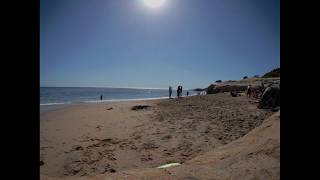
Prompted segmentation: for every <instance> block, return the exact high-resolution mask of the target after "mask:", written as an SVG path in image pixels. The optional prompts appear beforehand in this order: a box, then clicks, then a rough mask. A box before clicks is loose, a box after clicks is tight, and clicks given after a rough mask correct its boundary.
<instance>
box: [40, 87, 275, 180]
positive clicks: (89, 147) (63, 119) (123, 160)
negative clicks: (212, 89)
mask: <svg viewBox="0 0 320 180" xmlns="http://www.w3.org/2000/svg"><path fill="white" fill-rule="evenodd" d="M137 105H143V106H146V107H145V108H143V109H139V108H138V109H135V110H132V107H134V106H137ZM272 114H274V112H271V111H269V110H263V109H258V108H257V104H256V103H255V102H254V100H251V99H248V98H247V97H245V96H239V97H231V96H230V94H229V93H218V94H210V95H205V96H193V97H185V98H180V99H162V100H149V101H128V102H112V103H97V104H90V103H87V104H78V105H70V106H66V107H64V108H61V109H56V110H52V111H49V112H44V113H41V114H40V160H41V161H42V162H43V164H42V165H41V166H40V172H41V175H42V179H44V177H57V178H63V177H73V178H74V177H81V176H82V177H98V176H101V175H108V176H110V175H113V176H116V175H117V174H119V173H120V174H121V172H124V171H130V170H132V169H143V168H156V167H158V166H160V165H163V164H167V163H173V162H178V163H182V164H185V163H186V162H188V161H192V160H193V159H195V158H198V157H201V156H203V155H205V154H206V153H208V152H210V151H214V150H215V149H218V148H223V147H225V146H228V145H229V144H230V142H234V141H235V140H237V139H239V138H240V139H241V137H243V136H245V135H246V134H247V133H249V132H250V131H251V130H253V129H254V128H256V127H258V126H260V125H261V124H262V123H263V122H264V120H265V119H267V118H269V117H270V116H271V115H272ZM279 162H280V161H279ZM179 167H180V166H179ZM181 167H183V166H181ZM276 173H277V172H276ZM230 174H232V173H230ZM275 176H277V174H276V175H275ZM120 179H121V178H120Z"/></svg>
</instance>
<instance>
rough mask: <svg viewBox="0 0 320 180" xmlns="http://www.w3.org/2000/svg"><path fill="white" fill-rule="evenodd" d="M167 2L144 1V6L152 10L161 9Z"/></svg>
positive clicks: (162, 0) (158, 0)
mask: <svg viewBox="0 0 320 180" xmlns="http://www.w3.org/2000/svg"><path fill="white" fill-rule="evenodd" d="M165 1H166V0H143V2H144V4H145V5H146V6H148V7H150V8H158V7H161V6H162V5H163V4H164V3H165Z"/></svg>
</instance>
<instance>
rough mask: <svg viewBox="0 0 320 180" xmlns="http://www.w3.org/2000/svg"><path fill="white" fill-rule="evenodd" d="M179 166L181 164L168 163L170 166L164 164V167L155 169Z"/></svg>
mask: <svg viewBox="0 0 320 180" xmlns="http://www.w3.org/2000/svg"><path fill="white" fill-rule="evenodd" d="M179 165H181V164H180V163H170V164H165V165H162V166H159V167H157V168H160V169H163V168H168V167H172V166H179Z"/></svg>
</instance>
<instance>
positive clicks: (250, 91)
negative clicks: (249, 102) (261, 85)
mask: <svg viewBox="0 0 320 180" xmlns="http://www.w3.org/2000/svg"><path fill="white" fill-rule="evenodd" d="M251 93H252V89H251V85H249V86H248V88H247V96H248V97H251Z"/></svg>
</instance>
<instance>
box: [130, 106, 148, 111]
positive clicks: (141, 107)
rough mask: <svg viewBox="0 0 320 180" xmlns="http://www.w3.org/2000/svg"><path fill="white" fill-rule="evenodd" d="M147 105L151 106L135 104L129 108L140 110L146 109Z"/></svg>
mask: <svg viewBox="0 0 320 180" xmlns="http://www.w3.org/2000/svg"><path fill="white" fill-rule="evenodd" d="M149 107H151V106H147V105H137V106H133V107H132V108H131V110H141V109H147V108H149Z"/></svg>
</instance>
